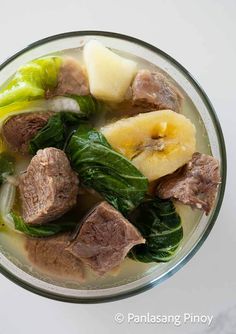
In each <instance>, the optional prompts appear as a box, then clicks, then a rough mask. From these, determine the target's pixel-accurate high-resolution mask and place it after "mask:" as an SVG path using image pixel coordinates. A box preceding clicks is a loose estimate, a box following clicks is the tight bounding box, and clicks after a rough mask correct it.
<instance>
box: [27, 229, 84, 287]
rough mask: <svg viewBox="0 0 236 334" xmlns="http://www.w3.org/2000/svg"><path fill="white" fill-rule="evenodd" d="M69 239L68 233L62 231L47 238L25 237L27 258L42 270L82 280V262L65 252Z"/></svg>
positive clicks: (61, 276) (54, 274) (62, 276)
mask: <svg viewBox="0 0 236 334" xmlns="http://www.w3.org/2000/svg"><path fill="white" fill-rule="evenodd" d="M69 241H70V235H69V233H62V234H58V235H55V236H51V237H47V238H27V239H26V244H25V248H26V251H27V253H28V258H29V260H30V261H31V262H32V264H34V265H35V266H37V267H38V268H40V269H41V270H43V271H44V272H46V273H48V274H50V275H53V276H56V277H60V278H63V279H64V278H68V279H73V280H79V281H81V280H83V278H84V265H83V263H82V262H81V261H80V260H79V259H78V258H76V257H75V256H73V255H72V254H70V253H69V252H67V251H66V250H65V248H66V247H67V246H68V244H69Z"/></svg>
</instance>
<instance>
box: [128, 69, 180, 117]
mask: <svg viewBox="0 0 236 334" xmlns="http://www.w3.org/2000/svg"><path fill="white" fill-rule="evenodd" d="M132 90H133V103H134V105H138V106H142V107H145V108H147V109H148V110H162V109H170V110H173V111H176V112H179V111H180V108H181V105H182V100H183V97H182V95H181V94H180V92H179V91H178V89H177V88H176V87H174V86H173V84H172V83H170V82H169V81H168V79H167V78H166V77H165V76H164V75H163V74H162V73H159V72H151V71H149V70H140V71H138V73H137V75H136V77H135V78H134V81H133V84H132Z"/></svg>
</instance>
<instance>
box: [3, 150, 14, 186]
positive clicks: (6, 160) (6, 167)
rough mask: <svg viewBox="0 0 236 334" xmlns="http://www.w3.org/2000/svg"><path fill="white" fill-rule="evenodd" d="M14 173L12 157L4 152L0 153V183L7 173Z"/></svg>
mask: <svg viewBox="0 0 236 334" xmlns="http://www.w3.org/2000/svg"><path fill="white" fill-rule="evenodd" d="M13 173H14V159H13V158H12V157H11V156H10V155H9V154H7V153H6V152H2V153H0V184H2V183H3V181H4V180H5V177H6V176H7V175H11V174H13Z"/></svg>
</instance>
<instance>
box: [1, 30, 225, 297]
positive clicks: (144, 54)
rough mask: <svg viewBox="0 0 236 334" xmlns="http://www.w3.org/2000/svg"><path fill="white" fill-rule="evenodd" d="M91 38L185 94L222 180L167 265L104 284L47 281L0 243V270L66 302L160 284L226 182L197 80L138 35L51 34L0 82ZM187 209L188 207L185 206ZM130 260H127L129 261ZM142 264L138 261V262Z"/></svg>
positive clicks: (185, 255) (203, 226)
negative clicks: (152, 68) (138, 61)
mask: <svg viewBox="0 0 236 334" xmlns="http://www.w3.org/2000/svg"><path fill="white" fill-rule="evenodd" d="M91 38H96V39H98V40H100V41H101V42H102V43H104V44H105V45H106V46H108V47H110V48H113V49H116V50H119V52H121V53H126V52H128V53H131V54H134V55H136V56H137V57H141V58H143V59H145V60H147V61H149V62H151V63H153V64H154V65H156V66H158V67H159V68H160V69H161V70H162V71H164V72H165V73H166V74H167V75H170V76H171V78H172V79H173V80H174V81H175V82H176V83H177V85H178V86H179V88H180V89H181V90H182V91H184V92H185V96H186V98H187V100H188V103H190V104H191V105H192V107H193V106H194V108H195V112H194V113H192V114H191V115H190V118H192V120H193V121H194V123H195V124H196V122H198V123H199V124H201V127H200V128H199V129H200V130H198V132H200V133H198V138H199V141H201V140H205V141H207V142H208V145H207V148H205V151H208V152H212V155H213V156H215V157H216V158H217V159H218V160H219V162H220V166H221V175H222V183H221V185H220V186H219V190H218V195H217V198H216V201H215V205H214V208H213V210H212V211H211V213H210V215H209V216H205V215H203V214H199V212H198V213H197V216H196V217H195V218H194V219H195V223H194V224H192V225H191V222H189V221H188V224H186V225H184V240H183V244H182V248H181V249H180V251H179V252H178V253H177V254H176V256H175V257H174V258H173V259H172V260H171V261H170V262H168V263H162V264H155V265H152V266H151V267H150V266H149V267H147V268H146V270H144V271H143V272H142V274H137V273H136V274H135V275H133V276H132V275H130V276H129V277H126V278H125V279H120V280H118V281H116V280H114V281H115V283H114V282H113V283H110V284H109V283H108V284H106V285H104V286H96V285H92V286H87V287H86V286H82V287H80V286H76V285H73V284H66V282H64V283H63V284H62V283H59V282H57V281H53V280H51V281H50V280H49V279H48V278H47V277H46V276H43V275H38V274H37V272H35V271H32V270H30V268H29V266H26V265H25V264H24V263H23V261H21V260H20V259H19V258H18V259H16V258H15V257H14V256H13V255H12V254H11V251H9V250H7V249H6V247H4V246H3V245H0V272H1V273H2V274H3V275H5V276H6V277H8V278H9V279H10V280H12V281H13V282H15V283H17V284H18V285H20V286H21V287H24V288H26V289H28V290H30V291H32V292H34V293H37V294H39V295H42V296H45V297H48V298H51V299H56V300H60V301H66V302H75V303H95V302H102V301H110V300H117V299H120V298H125V297H128V296H131V295H134V294H137V293H140V292H142V291H144V290H147V289H150V288H152V287H153V286H155V285H157V284H159V283H161V282H163V281H164V280H166V279H167V278H168V277H170V276H171V275H173V274H174V273H175V272H177V271H178V270H179V269H180V268H181V267H182V266H183V265H184V264H186V263H187V262H188V261H189V260H190V259H191V257H192V256H193V255H194V254H195V253H196V251H197V250H198V249H199V248H200V246H201V245H202V244H203V242H204V241H205V240H206V238H207V236H208V234H209V233H210V231H211V229H212V227H213V225H214V223H215V221H216V218H217V216H218V214H219V210H220V207H221V204H222V200H223V196H224V189H225V182H226V151H225V144H224V138H223V134H222V130H221V127H220V124H219V121H218V118H217V116H216V114H215V111H214V109H213V107H212V105H211V103H210V101H209V99H208V97H207V95H206V94H205V92H204V91H203V90H202V88H201V87H200V86H199V84H198V83H197V82H196V80H195V79H194V78H193V77H192V76H191V75H190V74H189V72H188V71H187V70H186V69H185V68H184V67H183V66H182V65H180V64H179V63H178V62H177V61H176V60H175V59H173V58H172V57H171V56H169V55H167V54H166V53H165V52H163V51H161V50H159V49H158V48H156V47H154V46H152V45H150V44H148V43H146V42H143V41H141V40H139V39H136V38H133V37H129V36H125V35H121V34H117V33H111V32H102V31H79V32H69V33H64V34H60V35H55V36H52V37H48V38H45V39H42V40H40V41H38V42H35V43H33V44H31V45H29V46H28V47H26V48H25V49H23V50H21V51H19V52H18V53H16V54H15V55H14V56H12V57H11V58H9V59H8V60H6V61H5V62H4V63H3V64H2V65H1V66H0V86H1V85H2V84H3V83H4V82H5V81H6V80H7V79H8V78H9V77H10V76H11V75H12V74H13V73H14V72H15V71H16V70H17V68H18V67H19V66H20V65H22V64H24V63H26V62H28V61H30V60H32V59H34V58H38V57H41V56H43V55H46V54H50V53H55V52H60V51H61V50H63V49H73V48H78V47H81V46H83V44H84V43H85V42H86V41H87V40H88V39H91ZM206 153H207V152H206ZM189 210H191V209H189ZM130 261H131V260H130ZM140 265H141V264H140Z"/></svg>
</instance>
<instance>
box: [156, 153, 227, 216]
mask: <svg viewBox="0 0 236 334" xmlns="http://www.w3.org/2000/svg"><path fill="white" fill-rule="evenodd" d="M220 179H221V178H220V170H219V162H218V161H217V160H216V159H215V158H214V157H212V156H210V155H206V154H201V153H194V154H193V157H192V159H191V160H190V161H189V162H188V163H187V164H186V165H185V166H184V167H182V168H180V169H179V170H177V171H176V172H175V173H173V174H171V175H167V176H164V177H163V178H162V179H161V180H160V182H159V184H158V186H157V195H158V196H159V197H161V198H164V199H165V198H174V199H177V200H179V201H180V202H182V203H184V204H189V205H191V206H193V207H197V208H198V209H202V210H204V211H205V212H206V214H207V215H208V214H209V213H210V211H211V208H212V206H213V204H214V201H215V197H216V193H217V188H218V185H219V183H220Z"/></svg>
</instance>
